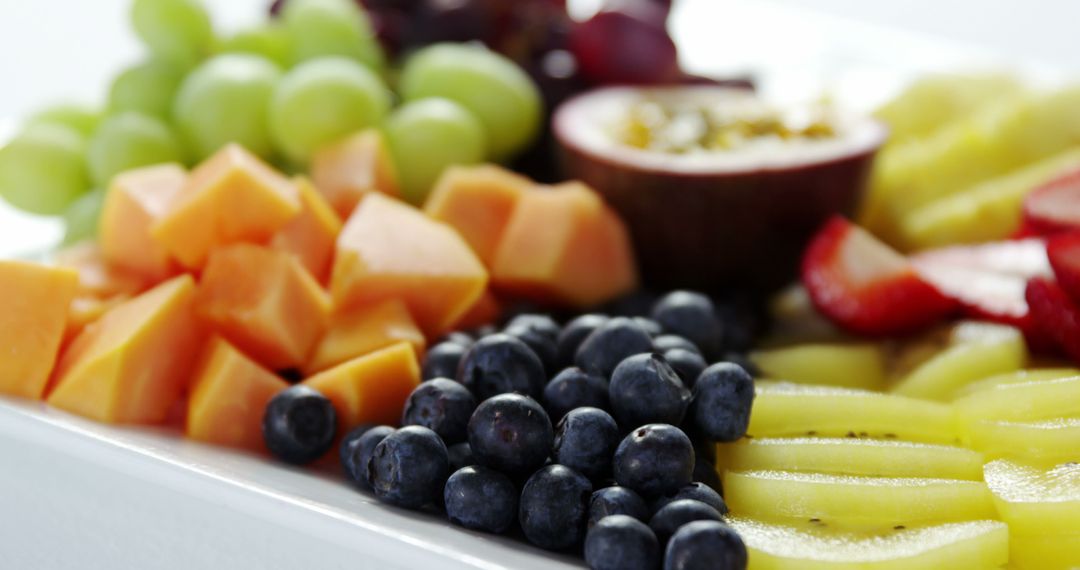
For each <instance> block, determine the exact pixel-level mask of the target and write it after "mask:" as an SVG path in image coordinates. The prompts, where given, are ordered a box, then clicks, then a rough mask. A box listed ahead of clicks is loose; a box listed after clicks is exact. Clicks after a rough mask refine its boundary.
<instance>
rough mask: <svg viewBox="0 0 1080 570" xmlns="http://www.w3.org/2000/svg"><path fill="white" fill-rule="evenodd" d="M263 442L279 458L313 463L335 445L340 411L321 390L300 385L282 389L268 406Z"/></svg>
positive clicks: (263, 429)
mask: <svg viewBox="0 0 1080 570" xmlns="http://www.w3.org/2000/svg"><path fill="white" fill-rule="evenodd" d="M262 433H263V441H265V442H266V447H267V448H268V449H269V450H270V453H273V454H274V456H275V457H277V458H278V459H280V460H282V461H284V462H286V463H292V464H293V465H303V464H305V463H311V462H312V461H315V460H316V459H318V458H319V457H322V455H323V454H324V453H326V452H327V451H329V449H330V447H331V446H333V445H334V436H335V435H337V412H336V411H334V405H333V404H331V403H330V400H329V399H328V398H327V397H326V396H323V395H322V394H321V393H319V392H318V391H317V390H314V389H312V388H309V387H308V386H304V385H302V384H298V385H296V386H292V387H290V388H287V389H285V390H282V391H281V392H279V393H278V394H277V395H276V396H274V397H273V398H272V399H271V400H270V403H268V404H267V405H266V411H265V412H263V419H262Z"/></svg>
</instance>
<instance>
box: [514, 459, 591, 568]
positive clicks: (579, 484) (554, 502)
mask: <svg viewBox="0 0 1080 570" xmlns="http://www.w3.org/2000/svg"><path fill="white" fill-rule="evenodd" d="M591 494H592V484H591V483H589V480H588V479H586V478H585V476H584V475H582V474H581V473H578V472H576V471H574V470H573V469H570V468H569V467H566V466H564V465H548V466H546V467H542V468H540V469H539V470H537V471H536V473H533V475H532V477H529V480H528V481H526V482H525V486H524V487H523V488H522V490H521V502H520V505H519V506H518V522H519V523H520V524H521V530H522V531H524V532H525V538H527V539H529V542H531V543H533V544H535V545H537V546H539V547H540V548H546V549H548V550H564V549H567V548H570V547H573V546H575V545H577V544H579V543H580V542H581V540H582V539H583V538H584V537H585V521H586V516H587V514H588V502H589V497H590V496H591Z"/></svg>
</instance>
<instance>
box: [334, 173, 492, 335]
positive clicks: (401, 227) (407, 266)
mask: <svg viewBox="0 0 1080 570" xmlns="http://www.w3.org/2000/svg"><path fill="white" fill-rule="evenodd" d="M487 278H488V276H487V270H486V269H484V266H483V264H481V263H480V260H479V259H478V258H477V257H476V254H475V253H473V251H472V249H470V248H469V246H468V244H466V243H465V241H464V240H463V239H461V236H460V235H458V233H457V232H456V231H454V229H453V228H451V227H450V226H447V225H446V224H443V223H442V222H437V221H435V220H432V219H431V218H429V217H427V216H425V215H424V214H423V213H421V212H420V211H418V210H416V209H415V208H413V207H412V206H409V205H407V204H404V203H402V202H399V201H397V200H394V199H393V198H388V197H386V196H383V195H382V194H377V193H376V194H369V195H368V196H367V197H366V198H364V201H363V202H361V203H360V205H359V206H358V207H357V208H356V211H355V212H353V214H352V216H351V217H349V220H348V221H347V222H346V223H345V227H344V228H343V229H342V231H341V235H339V236H338V242H337V256H336V258H335V260H334V271H333V276H332V277H331V284H330V289H331V292H332V294H333V299H334V307H335V310H336V311H337V312H346V311H348V310H350V309H352V308H353V307H357V306H362V305H367V304H371V303H375V302H378V301H383V300H386V299H401V300H402V301H404V302H405V304H406V305H407V306H408V307H409V312H410V313H411V314H412V316H413V318H414V319H416V322H417V324H419V325H420V328H421V329H422V330H423V331H424V333H425V334H427V335H430V336H436V335H438V334H440V333H442V332H444V331H446V330H447V328H448V327H449V326H450V325H452V324H453V323H454V322H455V321H457V320H458V319H459V318H461V316H462V315H464V314H465V313H466V312H467V311H468V310H469V307H471V306H472V305H473V303H475V302H476V300H477V299H479V298H480V296H481V295H482V294H483V292H484V289H485V287H486V286H487Z"/></svg>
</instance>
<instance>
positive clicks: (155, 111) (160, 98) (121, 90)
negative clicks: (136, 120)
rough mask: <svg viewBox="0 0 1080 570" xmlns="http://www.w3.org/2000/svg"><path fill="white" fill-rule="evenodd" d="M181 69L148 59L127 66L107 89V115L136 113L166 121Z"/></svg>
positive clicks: (180, 79)
mask: <svg viewBox="0 0 1080 570" xmlns="http://www.w3.org/2000/svg"><path fill="white" fill-rule="evenodd" d="M183 80H184V70H183V69H181V68H179V67H177V66H176V65H173V64H171V63H169V62H167V61H164V60H155V59H151V60H148V61H145V62H143V63H140V64H138V65H134V66H132V67H129V68H128V69H126V70H124V71H123V72H121V73H120V75H117V76H116V79H114V80H113V84H112V87H111V88H109V112H110V113H121V112H124V111H137V112H139V113H144V114H146V115H151V116H154V117H160V118H163V119H168V118H169V116H170V115H171V114H172V102H173V99H174V98H175V96H176V90H177V89H179V88H180V82H181V81H183Z"/></svg>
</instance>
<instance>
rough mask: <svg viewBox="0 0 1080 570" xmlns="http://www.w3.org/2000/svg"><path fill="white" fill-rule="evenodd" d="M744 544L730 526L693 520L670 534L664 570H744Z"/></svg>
mask: <svg viewBox="0 0 1080 570" xmlns="http://www.w3.org/2000/svg"><path fill="white" fill-rule="evenodd" d="M745 568H746V545H745V544H744V543H743V541H742V538H740V537H739V535H738V534H737V533H736V532H735V530H734V529H733V528H731V527H730V526H728V525H726V524H724V523H722V522H717V521H695V522H692V523H690V524H687V525H684V526H683V527H682V528H680V529H679V530H678V531H676V532H675V534H674V535H672V537H671V540H670V541H668V545H667V550H666V551H665V553H664V570H743V569H745Z"/></svg>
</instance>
